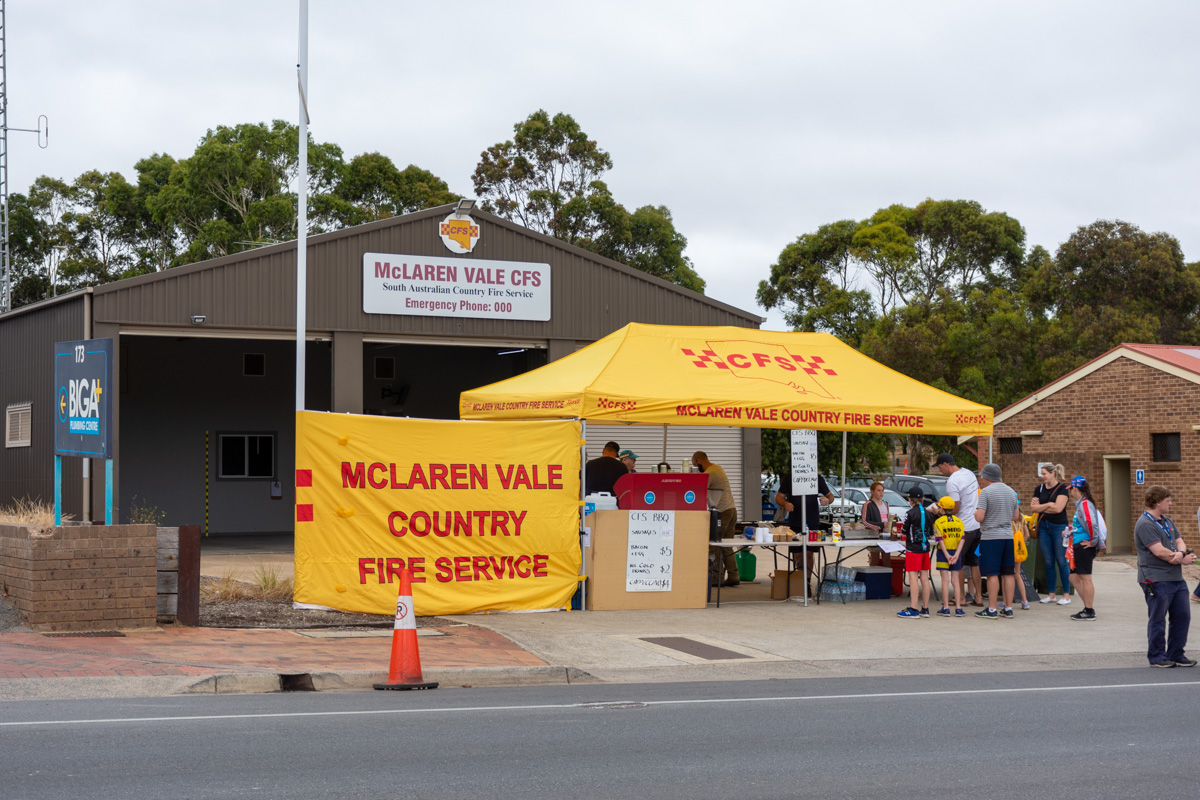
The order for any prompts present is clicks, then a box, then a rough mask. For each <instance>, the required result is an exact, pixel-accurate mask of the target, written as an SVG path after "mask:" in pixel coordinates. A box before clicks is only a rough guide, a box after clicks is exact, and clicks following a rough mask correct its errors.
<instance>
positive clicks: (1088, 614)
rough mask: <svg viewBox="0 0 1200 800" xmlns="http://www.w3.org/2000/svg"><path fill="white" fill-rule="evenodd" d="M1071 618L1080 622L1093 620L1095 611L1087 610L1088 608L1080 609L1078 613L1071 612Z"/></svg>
mask: <svg viewBox="0 0 1200 800" xmlns="http://www.w3.org/2000/svg"><path fill="white" fill-rule="evenodd" d="M1071 619H1077V620H1079V621H1080V622H1093V621H1095V619H1096V612H1095V611H1088V610H1086V609H1084V610H1083V611H1080V612H1079V613H1078V614H1072V615H1071Z"/></svg>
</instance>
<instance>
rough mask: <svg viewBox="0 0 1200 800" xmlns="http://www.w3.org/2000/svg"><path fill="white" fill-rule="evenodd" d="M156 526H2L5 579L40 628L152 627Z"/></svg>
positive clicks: (28, 619) (0, 558)
mask: <svg viewBox="0 0 1200 800" xmlns="http://www.w3.org/2000/svg"><path fill="white" fill-rule="evenodd" d="M156 533H157V531H156V529H155V527H154V526H153V525H113V526H102V525H91V526H89V525H69V526H65V527H61V528H54V527H48V528H36V527H24V526H16V525H0V581H3V584H4V588H5V590H6V591H7V592H8V594H9V595H10V596H11V597H12V598H13V600H14V601H15V603H16V606H17V608H18V609H19V610H20V611H21V613H22V616H23V617H24V621H25V624H26V625H28V626H29V627H31V628H33V629H34V630H40V631H86V630H115V629H117V628H152V627H154V624H155V605H156V594H157V591H156V586H155V584H156V580H157V576H158V571H157V567H156Z"/></svg>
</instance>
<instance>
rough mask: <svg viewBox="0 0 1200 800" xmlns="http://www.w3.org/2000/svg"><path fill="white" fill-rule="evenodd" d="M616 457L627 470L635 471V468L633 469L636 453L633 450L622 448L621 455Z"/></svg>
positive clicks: (636, 458) (635, 463)
mask: <svg viewBox="0 0 1200 800" xmlns="http://www.w3.org/2000/svg"><path fill="white" fill-rule="evenodd" d="M618 458H620V459H621V463H622V464H624V465H625V469H627V470H629V471H630V472H637V469H635V467H637V460H638V454H637V453H635V452H633V451H632V450H622V451H621V455H620V456H618Z"/></svg>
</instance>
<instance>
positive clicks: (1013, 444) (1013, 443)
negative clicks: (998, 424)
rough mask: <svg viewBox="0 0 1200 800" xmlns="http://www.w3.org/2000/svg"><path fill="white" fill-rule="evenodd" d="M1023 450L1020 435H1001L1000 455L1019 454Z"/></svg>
mask: <svg viewBox="0 0 1200 800" xmlns="http://www.w3.org/2000/svg"><path fill="white" fill-rule="evenodd" d="M1021 452H1022V451H1021V437H1020V436H1002V437H1000V455H1002V456H1005V455H1019V454H1020V453H1021Z"/></svg>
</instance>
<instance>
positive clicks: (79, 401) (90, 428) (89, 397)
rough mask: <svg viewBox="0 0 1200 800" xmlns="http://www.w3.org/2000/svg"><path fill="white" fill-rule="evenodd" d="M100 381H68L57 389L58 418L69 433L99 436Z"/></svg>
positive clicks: (83, 379)
mask: <svg viewBox="0 0 1200 800" xmlns="http://www.w3.org/2000/svg"><path fill="white" fill-rule="evenodd" d="M103 393H104V390H103V389H102V388H100V381H89V380H88V379H87V378H80V379H78V380H68V381H67V385H66V386H60V387H59V389H58V418H59V420H60V421H61V422H66V423H67V429H68V430H69V431H70V432H71V433H82V434H91V435H97V436H98V435H99V434H100V396H101V395H102V394H103Z"/></svg>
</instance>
